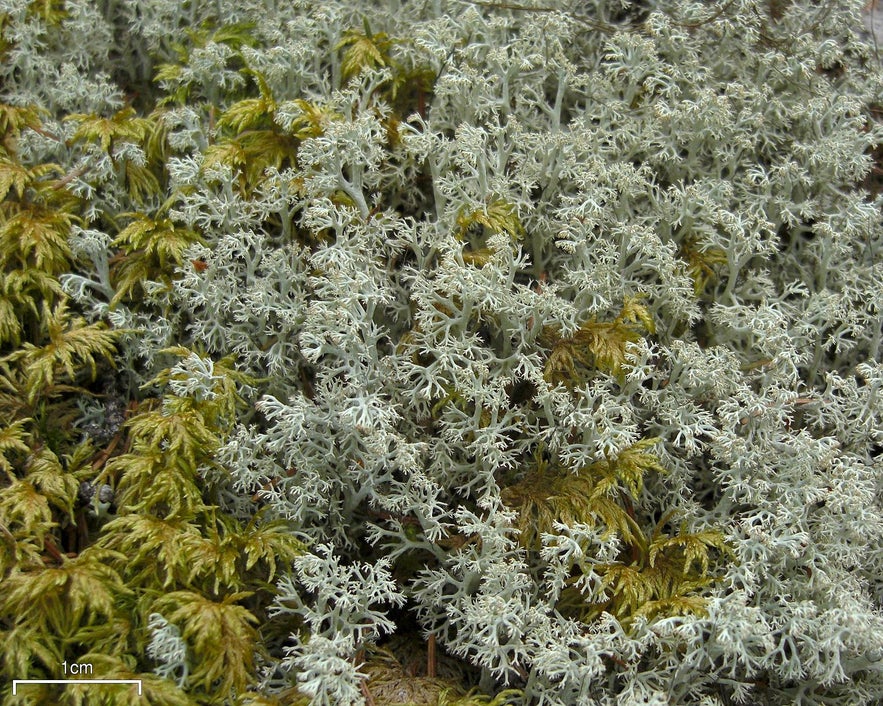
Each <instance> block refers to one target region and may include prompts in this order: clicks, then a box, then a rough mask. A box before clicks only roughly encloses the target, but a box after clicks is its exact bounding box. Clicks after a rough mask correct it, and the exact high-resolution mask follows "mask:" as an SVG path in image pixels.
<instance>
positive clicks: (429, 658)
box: [426, 635, 436, 679]
mask: <svg viewBox="0 0 883 706" xmlns="http://www.w3.org/2000/svg"><path fill="white" fill-rule="evenodd" d="M435 672H436V657H435V635H430V636H429V639H428V640H427V641H426V676H427V677H429V678H430V679H435Z"/></svg>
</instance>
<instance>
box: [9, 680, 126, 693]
mask: <svg viewBox="0 0 883 706" xmlns="http://www.w3.org/2000/svg"><path fill="white" fill-rule="evenodd" d="M19 684H137V685H138V695H139V696H141V680H140V679H13V680H12V695H13V696H15V695H16V693H17V691H16V690H17V688H18V685H19Z"/></svg>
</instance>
